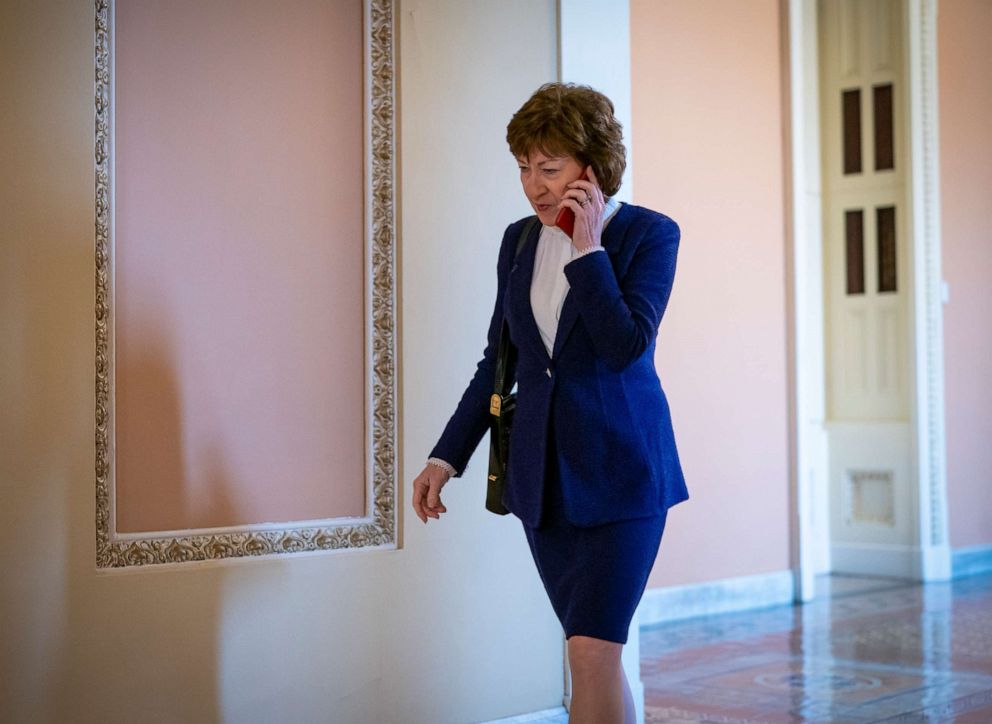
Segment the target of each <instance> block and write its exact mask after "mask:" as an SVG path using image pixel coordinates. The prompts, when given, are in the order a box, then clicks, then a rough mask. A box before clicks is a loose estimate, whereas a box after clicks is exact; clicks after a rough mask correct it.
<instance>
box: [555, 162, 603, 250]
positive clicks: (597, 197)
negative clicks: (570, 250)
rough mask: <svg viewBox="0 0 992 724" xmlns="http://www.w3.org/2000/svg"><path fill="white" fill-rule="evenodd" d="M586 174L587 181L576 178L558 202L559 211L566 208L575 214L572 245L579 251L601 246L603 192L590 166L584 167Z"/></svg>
mask: <svg viewBox="0 0 992 724" xmlns="http://www.w3.org/2000/svg"><path fill="white" fill-rule="evenodd" d="M586 173H587V174H588V175H589V180H588V181H585V180H583V179H581V178H578V179H576V180H575V181H572V182H571V183H570V184H568V186H567V187H566V189H567V190H566V191H565V194H564V195H563V196H562V198H561V201H559V202H558V208H559V210H560V209H562V208H565V207H568V208H570V209H571V210H572V211H573V212H574V213H575V229H574V231H573V232H572V245H573V246H574V247H575V248H576V249H578V250H579V251H585V250H586V249H591V248H593V247H597V246H601V245H602V242H601V237H602V235H603V207H604V206H606V199H605V198H604V197H603V190H602V189H601V188H599V182H598V181H597V180H596V173H595V172H594V171H593V170H592V166H591V165H589V166H587V167H586Z"/></svg>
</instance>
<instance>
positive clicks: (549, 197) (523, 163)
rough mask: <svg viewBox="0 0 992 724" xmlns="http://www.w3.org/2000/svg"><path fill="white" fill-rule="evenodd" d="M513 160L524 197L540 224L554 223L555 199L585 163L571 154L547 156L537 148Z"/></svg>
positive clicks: (562, 192)
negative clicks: (518, 167) (517, 170)
mask: <svg viewBox="0 0 992 724" xmlns="http://www.w3.org/2000/svg"><path fill="white" fill-rule="evenodd" d="M517 163H518V165H519V166H520V183H521V185H522V186H523V187H524V194H525V195H526V196H527V200H528V201H530V205H531V206H532V207H533V208H534V211H535V212H536V213H537V217H538V218H539V219H540V220H541V223H542V224H544V225H545V226H554V224H555V218H556V217H557V216H558V201H559V200H560V199H561V197H562V196H563V195H564V193H565V191H566V188H567V186H568V184H570V183H572V181H575V180H576V179H578V178H579V176H581V175H582V171H583V170H584V169H585V167H584V166H583V165H582V164H581V163H579V162H578V161H577V160H575V158H574V157H572V156H547V155H545V154H543V153H541V152H540V151H531V153H530V155H529V156H528V157H527V158H524V157H523V156H520V157H518V158H517Z"/></svg>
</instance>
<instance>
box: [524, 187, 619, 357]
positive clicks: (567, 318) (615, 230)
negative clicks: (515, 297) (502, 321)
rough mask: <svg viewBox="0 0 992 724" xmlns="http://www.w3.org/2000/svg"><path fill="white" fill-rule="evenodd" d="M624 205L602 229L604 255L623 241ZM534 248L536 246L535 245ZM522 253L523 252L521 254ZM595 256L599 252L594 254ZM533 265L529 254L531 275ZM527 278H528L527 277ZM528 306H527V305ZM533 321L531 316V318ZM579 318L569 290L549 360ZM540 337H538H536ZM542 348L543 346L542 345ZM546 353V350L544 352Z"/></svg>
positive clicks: (577, 307) (613, 252) (616, 249)
mask: <svg viewBox="0 0 992 724" xmlns="http://www.w3.org/2000/svg"><path fill="white" fill-rule="evenodd" d="M626 206H627V205H626V204H621V205H620V208H619V209H617V212H616V213H615V214H614V215H613V218H612V219H610V223H609V224H607V225H606V228H605V229H603V236H602V239H601V242H602V244H603V248H604V249H605V250H606V253H607V254H609V255H610V256H611V257H612V256H614V255H615V254H616V253H617V251H618V250H619V247H620V240H621V239H623V235H624V232H625V231H626V230H627V226H628V221H627V214H626V213H624V212H625V210H626ZM535 246H536V244H535ZM521 253H523V252H521ZM596 253H597V254H598V253H599V252H596ZM533 265H534V254H533V253H532V254H531V273H533ZM528 278H530V276H529V275H528ZM527 306H528V307H529V306H530V305H529V304H528V305H527ZM531 318H532V319H533V316H532V317H531ZM578 318H579V305H578V303H576V301H575V299H574V295H573V294H572V290H571V289H569V290H568V292H567V293H566V294H565V303H564V304H563V305H562V309H561V318H560V319H559V320H558V331H557V332H555V347H554V349H553V350H552V354H551V359H553V360H556V359H558V357H559V353H560V352H561V348H562V346H563V345H564V344H565V341H566V340H567V339H568V335H569V333H570V332H571V331H572V327H574V326H575V320H576V319H578ZM534 329H535V330H536V329H537V323H536V322H535V323H534ZM538 336H540V335H538ZM541 346H542V347H543V346H544V344H543V343H542V344H541ZM545 351H547V350H545Z"/></svg>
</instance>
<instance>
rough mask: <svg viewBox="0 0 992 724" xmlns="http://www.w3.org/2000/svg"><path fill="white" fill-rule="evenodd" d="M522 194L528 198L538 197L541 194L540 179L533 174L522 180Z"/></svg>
mask: <svg viewBox="0 0 992 724" xmlns="http://www.w3.org/2000/svg"><path fill="white" fill-rule="evenodd" d="M524 192H525V193H526V194H527V195H528V196H532V197H534V196H538V195H540V194H541V193H543V188H542V184H541V179H540V178H539V177H538V176H536V175H535V174H530V175H529V176H527V177H525V179H524Z"/></svg>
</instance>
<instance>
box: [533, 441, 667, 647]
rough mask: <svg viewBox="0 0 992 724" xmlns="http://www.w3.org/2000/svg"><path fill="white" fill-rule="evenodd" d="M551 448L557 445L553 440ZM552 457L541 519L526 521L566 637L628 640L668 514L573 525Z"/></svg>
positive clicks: (535, 559) (537, 561) (534, 554)
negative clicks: (531, 523) (532, 521)
mask: <svg viewBox="0 0 992 724" xmlns="http://www.w3.org/2000/svg"><path fill="white" fill-rule="evenodd" d="M548 449H549V450H551V451H553V450H554V444H553V442H552V441H549V445H548ZM548 457H549V460H548V465H547V474H546V475H545V482H544V493H543V496H544V502H543V505H542V511H541V520H540V521H539V522H538V525H537V526H536V527H531V526H529V525H527V524H525V523H524V524H523V528H524V532H525V533H526V535H527V543H528V545H529V546H530V552H531V555H532V556H533V557H534V563H536V564H537V572H538V574H540V576H541V581H542V582H543V583H544V589H545V590H546V591H547V592H548V598H550V599H551V606H552V608H554V610H555V614H556V615H557V616H558V620H559V621H561V625H562V628H563V629H564V630H565V638H566V639H567V638H569V637H570V636H574V635H576V634H578V635H580V636H592V637H594V638H598V639H606V640H607V641H615V642H617V643H621V644H625V643H627V631H628V629H629V628H630V620H631V619H632V618H633V616H634V610H635V609H636V608H637V604H638V603H639V602H640V600H641V596H642V595H643V593H644V587H645V586H646V585H647V581H648V575H649V574H650V573H651V568H652V566H654V561H655V558H656V557H657V555H658V546H659V545H660V544H661V534H662V532H663V531H664V529H665V518H666V517H667V514H666V513H661V514H659V515H653V516H648V517H645V518H634V519H632V520H623V521H619V522H616V523H605V524H603V525H597V526H592V527H579V526H575V525H572V524H571V523H569V522H568V520H567V519H566V518H565V509H564V505H563V499H562V493H561V484H560V481H559V476H558V469H557V466H556V464H555V460H554V457H555V456H554V454H553V453H552V454H550V455H549V456H548ZM617 464H618V465H623V462H622V461H619V460H618V461H617Z"/></svg>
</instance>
